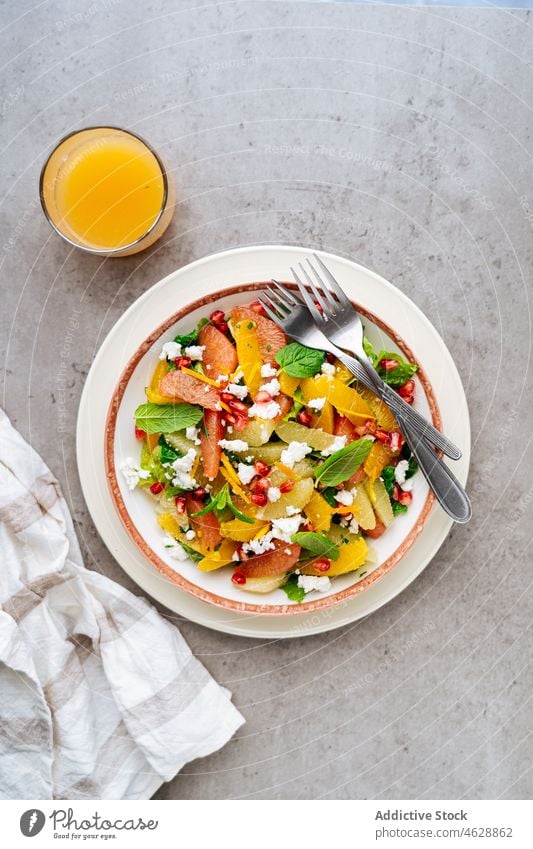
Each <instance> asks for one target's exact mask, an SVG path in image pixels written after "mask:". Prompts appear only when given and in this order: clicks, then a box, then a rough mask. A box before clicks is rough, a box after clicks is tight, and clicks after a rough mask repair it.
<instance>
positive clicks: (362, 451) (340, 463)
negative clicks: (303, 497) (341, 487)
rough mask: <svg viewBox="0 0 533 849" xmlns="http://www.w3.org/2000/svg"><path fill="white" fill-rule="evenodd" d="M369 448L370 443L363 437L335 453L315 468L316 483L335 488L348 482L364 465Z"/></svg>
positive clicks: (370, 446)
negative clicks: (362, 464)
mask: <svg viewBox="0 0 533 849" xmlns="http://www.w3.org/2000/svg"><path fill="white" fill-rule="evenodd" d="M371 448H372V441H371V440H370V439H365V438H364V437H363V438H362V439H356V440H355V441H354V442H350V444H349V445H346V446H345V447H344V448H341V449H340V450H339V451H335V452H334V453H333V454H332V455H331V457H328V459H327V460H325V461H324V462H323V463H321V464H320V465H319V466H317V467H316V469H315V478H316V481H317V483H322V484H325V485H326V486H336V485H337V484H338V483H343V482H344V481H346V480H348V478H351V476H352V475H354V474H355V473H356V471H357V469H358V468H359V466H360V465H361V463H364V461H365V460H366V458H367V457H368V454H369V451H370V449H371Z"/></svg>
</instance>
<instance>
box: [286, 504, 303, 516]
mask: <svg viewBox="0 0 533 849" xmlns="http://www.w3.org/2000/svg"><path fill="white" fill-rule="evenodd" d="M285 512H286V514H287V516H296V514H297V513H299V512H300V508H299V507H293V506H292V504H289V506H288V507H287V508H286V509H285Z"/></svg>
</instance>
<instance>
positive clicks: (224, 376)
mask: <svg viewBox="0 0 533 849" xmlns="http://www.w3.org/2000/svg"><path fill="white" fill-rule="evenodd" d="M228 378H229V374H219V376H218V377H217V383H227V382H228Z"/></svg>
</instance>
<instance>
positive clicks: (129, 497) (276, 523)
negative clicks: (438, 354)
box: [105, 282, 440, 614]
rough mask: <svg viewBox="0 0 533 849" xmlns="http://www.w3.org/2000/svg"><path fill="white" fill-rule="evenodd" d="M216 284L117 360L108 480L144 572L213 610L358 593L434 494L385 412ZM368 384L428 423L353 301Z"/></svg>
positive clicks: (340, 371) (348, 378) (413, 371)
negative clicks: (394, 394)
mask: <svg viewBox="0 0 533 849" xmlns="http://www.w3.org/2000/svg"><path fill="white" fill-rule="evenodd" d="M263 285H264V284H263V283H261V282H256V283H250V284H248V285H238V286H233V287H232V286H231V285H228V288H227V289H224V290H223V291H219V292H218V293H217V295H216V297H215V298H213V297H204V298H202V299H200V300H198V301H196V302H193V303H191V304H189V305H188V306H187V307H185V308H183V309H181V310H179V311H176V312H175V313H174V314H171V315H169V317H168V319H167V320H166V321H165V322H164V323H163V324H162V325H160V326H159V327H157V328H156V329H155V330H154V332H153V333H152V334H151V335H150V336H149V337H148V338H147V339H146V340H145V341H144V342H143V344H142V345H141V346H140V347H139V348H138V349H137V351H136V353H135V354H134V355H133V357H132V358H131V359H130V361H129V363H128V365H127V366H126V368H125V370H124V372H123V374H122V377H121V379H120V382H119V385H118V387H117V389H116V391H115V393H114V396H113V399H112V401H111V404H110V407H109V412H108V417H107V426H106V437H105V454H106V468H107V475H108V481H109V485H110V489H111V494H112V498H113V501H114V504H115V507H116V509H117V511H118V513H119V515H120V518H121V520H122V523H123V525H124V527H125V528H126V530H127V532H128V534H129V535H130V537H131V538H132V539H133V540H134V542H135V543H136V545H137V546H138V548H139V549H140V550H141V551H142V552H143V554H144V555H145V557H146V558H147V559H148V561H149V562H150V563H151V564H152V566H153V567H154V568H155V569H157V570H158V571H159V572H160V573H161V574H163V575H164V576H165V577H166V578H167V579H168V580H169V581H171V582H173V583H175V584H176V585H178V586H179V587H181V588H182V589H184V590H186V591H187V592H189V593H191V594H192V595H194V596H196V597H197V598H199V599H201V600H203V601H206V602H209V603H211V604H215V605H218V606H220V607H223V608H226V609H228V610H235V611H242V612H244V613H261V614H265V613H266V614H268V613H271V614H285V613H289V614H293V613H294V614H296V613H300V612H304V611H307V612H308V611H309V610H311V609H313V608H317V609H320V608H323V607H328V606H331V605H333V604H338V603H340V602H342V601H343V600H346V599H349V598H350V597H352V596H354V595H356V594H358V593H361V592H363V591H364V590H365V589H367V588H369V587H370V586H372V585H373V584H374V583H375V582H376V581H378V580H379V579H380V578H381V577H383V576H384V575H386V574H387V573H388V572H390V570H391V569H393V568H394V566H395V565H396V564H397V563H398V562H399V560H400V559H401V557H402V556H403V555H404V554H405V553H406V552H407V550H408V549H409V548H410V546H411V545H412V543H413V542H414V541H415V539H416V537H417V536H418V534H419V533H420V532H421V530H422V528H423V525H424V523H425V521H426V519H427V517H428V514H429V512H430V510H431V507H432V503H433V497H432V495H431V493H430V492H429V489H428V486H427V484H426V482H425V480H424V478H423V477H422V475H421V473H419V472H418V470H417V467H416V463H415V462H414V460H413V458H412V457H411V456H410V452H409V449H408V446H407V445H406V444H405V440H404V439H403V436H402V434H401V432H400V429H399V427H398V424H397V422H396V421H395V419H394V416H393V415H392V413H391V412H390V410H389V409H388V408H387V407H386V406H385V405H384V404H383V403H382V402H380V401H379V400H378V399H377V398H376V397H375V396H374V395H373V394H372V393H371V392H370V391H369V390H367V389H365V388H364V387H361V386H359V385H358V384H357V382H356V381H355V379H354V377H353V376H352V375H351V374H350V373H349V372H348V371H347V370H346V369H345V368H344V367H343V366H342V364H341V363H339V362H338V361H336V360H335V359H333V358H332V357H331V356H329V355H326V354H324V352H322V351H317V350H314V349H309V348H305V347H303V346H301V345H299V344H298V343H295V342H293V341H292V340H290V339H288V338H286V337H285V335H284V334H283V332H282V331H281V330H280V329H279V328H278V327H277V326H276V325H275V324H274V323H273V322H272V321H270V320H269V319H268V318H267V317H266V316H265V315H264V312H263V310H262V308H261V306H260V304H259V303H258V302H257V300H256V293H257V292H258V291H260V290H261V288H262V286H263ZM356 307H357V309H358V310H359V312H360V314H361V315H362V317H363V320H364V325H365V345H366V349H367V352H368V354H369V356H371V357H372V359H373V361H374V363H375V365H376V367H377V368H378V370H379V372H380V374H381V375H382V376H383V378H384V379H385V380H386V381H387V382H388V383H389V384H390V385H391V386H393V387H394V388H395V389H396V391H398V392H399V393H400V394H401V395H402V396H403V397H404V398H405V399H406V400H407V401H408V402H409V403H413V404H415V405H416V407H417V408H418V409H419V410H420V412H422V413H423V414H424V415H426V416H429V417H431V418H432V420H433V423H434V424H435V425H436V426H437V427H438V426H439V425H440V419H439V412H438V408H437V403H436V400H435V397H434V394H433V391H432V388H431V386H430V384H429V382H428V380H427V378H426V376H425V374H424V371H423V368H422V364H420V363H416V362H415V360H414V357H413V354H412V352H411V351H410V349H409V347H408V346H407V345H406V343H405V342H404V341H403V340H402V339H401V338H399V337H398V335H397V334H396V333H395V332H394V330H393V329H392V328H390V327H388V326H387V325H386V324H385V323H384V322H383V321H381V319H380V318H379V317H378V316H376V315H373V314H370V313H368V312H367V311H366V310H365V309H364V307H363V306H361V305H360V304H356Z"/></svg>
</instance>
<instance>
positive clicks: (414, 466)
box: [405, 454, 418, 480]
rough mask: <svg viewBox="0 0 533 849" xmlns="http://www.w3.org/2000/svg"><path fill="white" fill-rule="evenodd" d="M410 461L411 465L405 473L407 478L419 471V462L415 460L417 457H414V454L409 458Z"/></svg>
mask: <svg viewBox="0 0 533 849" xmlns="http://www.w3.org/2000/svg"><path fill="white" fill-rule="evenodd" d="M408 462H409V466H408V468H407V471H406V473H405V480H407V479H408V478H412V477H413V475H415V474H416V473H417V472H418V463H417V462H416V460H415V458H414V457H413V455H412V454H411V456H410V457H409V458H408Z"/></svg>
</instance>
